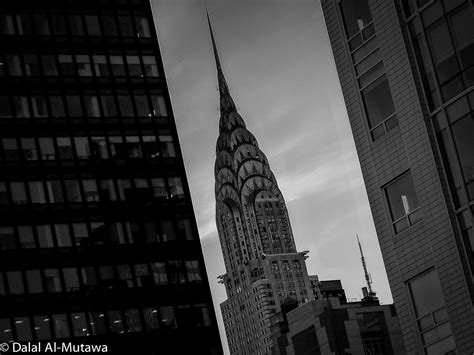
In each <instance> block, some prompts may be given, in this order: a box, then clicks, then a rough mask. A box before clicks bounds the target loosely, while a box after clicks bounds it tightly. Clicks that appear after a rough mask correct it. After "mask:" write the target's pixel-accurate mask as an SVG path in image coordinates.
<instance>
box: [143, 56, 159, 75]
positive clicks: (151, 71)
mask: <svg viewBox="0 0 474 355" xmlns="http://www.w3.org/2000/svg"><path fill="white" fill-rule="evenodd" d="M143 64H144V65H145V74H146V76H147V77H157V76H158V75H159V74H158V65H157V64H156V58H155V57H153V56H149V55H146V56H143Z"/></svg>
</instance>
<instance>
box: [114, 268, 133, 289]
mask: <svg viewBox="0 0 474 355" xmlns="http://www.w3.org/2000/svg"><path fill="white" fill-rule="evenodd" d="M117 272H118V278H119V287H122V288H128V287H134V285H133V278H132V271H131V269H130V265H117Z"/></svg>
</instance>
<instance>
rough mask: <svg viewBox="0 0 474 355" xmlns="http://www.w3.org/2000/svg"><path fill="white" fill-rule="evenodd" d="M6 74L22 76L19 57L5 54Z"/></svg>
mask: <svg viewBox="0 0 474 355" xmlns="http://www.w3.org/2000/svg"><path fill="white" fill-rule="evenodd" d="M5 57H6V62H7V70H8V74H9V75H11V76H20V75H23V71H22V69H21V63H20V56H19V55H15V54H7V55H6V56H5Z"/></svg>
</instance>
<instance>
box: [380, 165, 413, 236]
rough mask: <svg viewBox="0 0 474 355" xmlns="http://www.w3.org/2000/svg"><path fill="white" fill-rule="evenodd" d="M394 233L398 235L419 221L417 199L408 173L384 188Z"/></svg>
mask: <svg viewBox="0 0 474 355" xmlns="http://www.w3.org/2000/svg"><path fill="white" fill-rule="evenodd" d="M385 193H386V196H387V201H388V205H389V208H390V214H391V218H392V223H393V226H394V229H395V233H400V232H402V231H403V230H405V229H407V228H408V227H410V226H412V225H413V224H415V223H417V222H418V221H420V220H421V210H420V208H419V205H418V197H417V194H416V191H415V186H414V184H413V179H412V177H411V174H410V173H406V174H404V175H402V176H401V177H399V178H397V179H396V180H395V181H394V182H392V183H390V184H389V185H388V186H387V187H385Z"/></svg>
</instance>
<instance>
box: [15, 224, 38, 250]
mask: <svg viewBox="0 0 474 355" xmlns="http://www.w3.org/2000/svg"><path fill="white" fill-rule="evenodd" d="M18 236H19V237H20V246H21V247H22V248H24V249H31V248H35V247H36V244H35V237H34V235H33V227H31V226H18Z"/></svg>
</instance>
